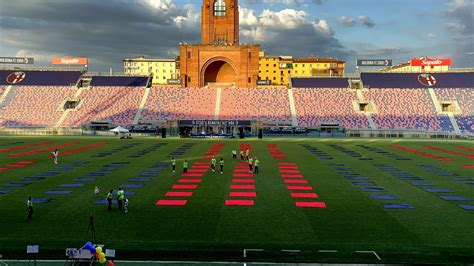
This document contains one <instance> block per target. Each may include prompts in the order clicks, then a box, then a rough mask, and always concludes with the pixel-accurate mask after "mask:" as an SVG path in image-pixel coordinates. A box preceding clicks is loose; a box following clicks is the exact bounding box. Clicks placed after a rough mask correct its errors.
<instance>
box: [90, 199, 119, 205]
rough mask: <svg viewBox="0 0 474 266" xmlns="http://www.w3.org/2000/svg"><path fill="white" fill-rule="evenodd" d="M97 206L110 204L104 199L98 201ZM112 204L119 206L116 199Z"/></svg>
mask: <svg viewBox="0 0 474 266" xmlns="http://www.w3.org/2000/svg"><path fill="white" fill-rule="evenodd" d="M95 204H109V202H108V201H107V200H106V199H102V200H96V201H95ZM112 204H117V200H115V199H114V200H112Z"/></svg>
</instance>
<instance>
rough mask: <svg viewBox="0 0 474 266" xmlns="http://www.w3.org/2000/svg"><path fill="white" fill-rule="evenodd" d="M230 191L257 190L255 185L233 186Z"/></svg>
mask: <svg viewBox="0 0 474 266" xmlns="http://www.w3.org/2000/svg"><path fill="white" fill-rule="evenodd" d="M230 189H255V185H231V186H230Z"/></svg>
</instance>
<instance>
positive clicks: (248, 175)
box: [232, 173, 253, 177]
mask: <svg viewBox="0 0 474 266" xmlns="http://www.w3.org/2000/svg"><path fill="white" fill-rule="evenodd" d="M232 176H233V177H253V174H249V173H247V174H233V175H232Z"/></svg>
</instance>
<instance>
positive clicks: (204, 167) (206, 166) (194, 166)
mask: <svg viewBox="0 0 474 266" xmlns="http://www.w3.org/2000/svg"><path fill="white" fill-rule="evenodd" d="M191 168H194V169H209V168H211V166H210V165H193V166H191Z"/></svg>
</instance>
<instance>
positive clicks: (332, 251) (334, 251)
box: [318, 250, 337, 253]
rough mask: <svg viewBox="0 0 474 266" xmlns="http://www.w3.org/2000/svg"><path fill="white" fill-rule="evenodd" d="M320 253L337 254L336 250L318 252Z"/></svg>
mask: <svg viewBox="0 0 474 266" xmlns="http://www.w3.org/2000/svg"><path fill="white" fill-rule="evenodd" d="M318 252H320V253H337V250H318Z"/></svg>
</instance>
